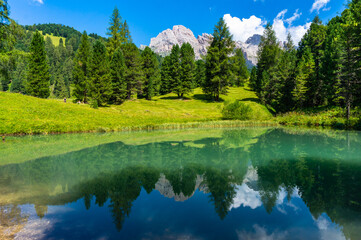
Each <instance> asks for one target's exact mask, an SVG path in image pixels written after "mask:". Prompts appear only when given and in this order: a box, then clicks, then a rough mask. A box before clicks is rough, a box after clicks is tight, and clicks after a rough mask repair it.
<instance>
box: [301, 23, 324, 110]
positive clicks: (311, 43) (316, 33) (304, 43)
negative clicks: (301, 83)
mask: <svg viewBox="0 0 361 240" xmlns="http://www.w3.org/2000/svg"><path fill="white" fill-rule="evenodd" d="M326 31H327V27H326V26H324V25H323V24H322V21H321V20H320V18H319V17H318V16H316V17H315V19H314V20H313V21H312V24H311V26H310V29H309V30H308V31H307V33H306V34H305V36H304V37H303V38H302V40H301V42H300V47H299V49H298V50H299V53H298V55H299V57H302V55H303V54H304V51H305V49H310V50H311V53H312V56H313V59H314V62H315V69H314V70H315V71H314V74H313V78H311V79H309V82H308V83H307V85H308V92H307V99H308V105H309V106H320V105H323V104H325V100H326V96H325V93H326V92H327V91H326V86H325V84H324V82H323V78H322V72H321V69H322V58H323V54H324V41H325V39H326Z"/></svg>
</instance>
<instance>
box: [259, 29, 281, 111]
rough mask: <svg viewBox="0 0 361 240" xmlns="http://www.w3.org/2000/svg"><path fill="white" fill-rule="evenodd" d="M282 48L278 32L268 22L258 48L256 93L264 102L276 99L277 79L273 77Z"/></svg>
mask: <svg viewBox="0 0 361 240" xmlns="http://www.w3.org/2000/svg"><path fill="white" fill-rule="evenodd" d="M280 54H281V49H280V47H279V43H278V41H277V38H276V33H275V31H274V30H273V28H272V26H271V25H270V24H268V25H267V26H266V29H265V31H264V34H263V36H262V38H261V43H260V46H259V50H258V64H257V81H256V88H255V90H256V93H257V95H258V97H259V98H260V100H261V102H262V103H268V104H270V100H271V99H274V96H273V95H274V93H275V89H277V88H278V87H279V86H275V85H274V84H276V82H275V81H274V80H275V79H274V78H272V77H273V74H274V72H275V71H276V66H277V64H278V61H279V57H280Z"/></svg>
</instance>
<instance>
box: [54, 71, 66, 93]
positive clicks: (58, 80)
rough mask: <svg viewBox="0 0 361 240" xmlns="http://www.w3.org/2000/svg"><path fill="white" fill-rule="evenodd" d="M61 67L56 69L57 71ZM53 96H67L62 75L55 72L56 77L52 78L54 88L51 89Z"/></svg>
mask: <svg viewBox="0 0 361 240" xmlns="http://www.w3.org/2000/svg"><path fill="white" fill-rule="evenodd" d="M60 71H61V69H58V72H60ZM53 93H54V96H56V97H57V98H65V97H67V95H68V94H67V88H66V85H65V81H64V77H63V76H62V75H61V74H60V73H57V74H56V77H55V79H54V90H53Z"/></svg>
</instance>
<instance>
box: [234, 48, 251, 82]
mask: <svg viewBox="0 0 361 240" xmlns="http://www.w3.org/2000/svg"><path fill="white" fill-rule="evenodd" d="M231 64H232V83H233V85H236V86H237V87H243V86H244V84H245V82H246V81H247V80H248V78H249V73H248V68H247V64H246V59H245V58H244V55H243V52H242V49H237V50H236V52H235V55H234V56H232V57H231Z"/></svg>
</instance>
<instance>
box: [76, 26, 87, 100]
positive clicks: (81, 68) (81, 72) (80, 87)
mask: <svg viewBox="0 0 361 240" xmlns="http://www.w3.org/2000/svg"><path fill="white" fill-rule="evenodd" d="M90 54H91V53H90V43H89V40H88V35H87V33H86V32H83V35H82V36H81V39H80V45H79V48H78V51H77V54H76V56H75V59H74V68H73V79H74V87H75V88H74V92H73V95H74V97H75V100H76V101H82V102H84V103H87V102H88V83H87V81H88V71H89V69H88V68H89V66H88V65H89V60H90Z"/></svg>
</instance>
